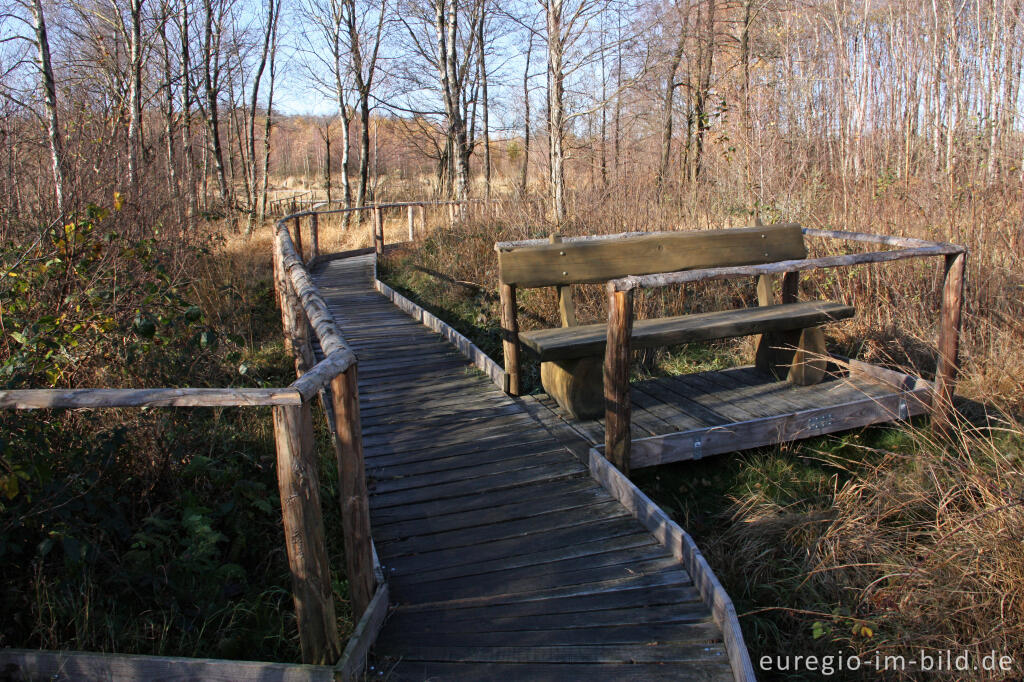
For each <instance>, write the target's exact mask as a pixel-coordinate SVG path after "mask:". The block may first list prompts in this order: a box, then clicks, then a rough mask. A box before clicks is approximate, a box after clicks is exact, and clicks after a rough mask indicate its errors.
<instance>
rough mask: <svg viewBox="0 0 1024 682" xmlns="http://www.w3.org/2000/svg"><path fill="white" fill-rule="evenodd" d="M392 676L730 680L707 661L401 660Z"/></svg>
mask: <svg viewBox="0 0 1024 682" xmlns="http://www.w3.org/2000/svg"><path fill="white" fill-rule="evenodd" d="M388 673H389V675H391V676H392V677H391V678H390V679H396V680H460V682H484V681H486V682H491V681H492V680H502V682H519V681H523V682H640V681H645V682H646V681H650V682H658V681H661V680H671V681H672V682H680V681H684V680H685V681H686V682H722V681H724V680H731V679H732V676H731V674H730V672H729V666H728V664H726V663H724V662H723V663H709V662H707V661H704V662H702V663H701V664H700V666H699V667H694V666H687V667H686V668H685V672H683V671H682V670H680V667H679V666H677V665H672V664H665V663H651V664H636V663H614V664H613V663H605V664H579V663H577V664H575V665H572V666H567V665H564V664H561V663H552V664H544V663H508V664H500V663H488V664H486V665H483V666H481V665H479V664H476V663H438V662H434V661H409V660H402V661H401V662H400V663H398V664H397V665H396V666H394V667H393V668H389V669H388Z"/></svg>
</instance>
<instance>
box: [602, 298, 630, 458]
mask: <svg viewBox="0 0 1024 682" xmlns="http://www.w3.org/2000/svg"><path fill="white" fill-rule="evenodd" d="M632 331H633V290H632V289H630V290H629V291H616V290H615V286H614V284H612V283H609V284H608V340H607V345H606V347H605V354H604V423H605V433H604V455H605V457H607V458H608V460H609V461H610V462H611V463H612V464H614V465H615V466H616V467H618V469H619V471H621V472H622V473H623V474H626V475H628V474H629V453H630V446H631V445H632V442H631V436H630V417H631V413H632V404H631V403H630V397H629V337H630V334H631V333H632Z"/></svg>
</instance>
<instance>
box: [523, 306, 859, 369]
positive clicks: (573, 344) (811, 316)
mask: <svg viewBox="0 0 1024 682" xmlns="http://www.w3.org/2000/svg"><path fill="white" fill-rule="evenodd" d="M853 315H854V309H853V308H852V307H850V306H848V305H843V304H842V303H833V302H830V301H806V302H801V303H783V304H778V305H769V306H757V307H751V308H739V309H737V310H722V311H717V312H711V313H696V314H693V315H679V316H676V317H662V318H658V319H652V320H636V321H635V322H634V323H633V333H632V335H631V336H630V340H629V341H630V346H631V347H633V348H645V347H658V346H672V345H676V344H681V343H692V342H696V341H712V340H715V339H726V338H730V337H734V336H747V335H750V334H763V333H768V332H782V331H789V330H794V329H806V328H809V327H816V326H818V325H821V324H825V323H827V322H834V321H836V320H844V319H847V318H850V317H853ZM606 339H607V325H606V324H603V323H599V324H586V325H581V326H577V327H562V328H560V329H537V330H534V331H529V332H520V333H519V340H520V341H521V342H522V344H523V346H524V347H526V348H528V349H530V350H531V351H533V352H534V353H535V354H536V355H537V356H539V358H540V360H541V361H544V362H547V361H550V360H568V359H572V358H583V357H593V356H600V355H603V354H604V347H605V342H606Z"/></svg>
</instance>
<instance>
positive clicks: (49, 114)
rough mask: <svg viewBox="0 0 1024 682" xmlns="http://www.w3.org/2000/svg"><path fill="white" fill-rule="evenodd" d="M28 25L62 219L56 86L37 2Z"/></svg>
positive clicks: (61, 160) (61, 146)
mask: <svg viewBox="0 0 1024 682" xmlns="http://www.w3.org/2000/svg"><path fill="white" fill-rule="evenodd" d="M31 8H32V22H33V27H34V29H35V34H36V40H35V42H36V49H37V51H38V53H39V78H40V80H41V81H42V86H43V105H44V106H45V108H46V132H47V139H48V142H49V145H50V162H51V164H52V166H53V195H54V198H55V199H56V201H57V212H58V213H59V214H60V215H61V216H63V215H64V212H65V209H66V207H67V206H66V200H67V198H66V197H65V195H64V181H65V178H66V177H67V172H66V166H65V161H64V141H63V138H61V134H60V121H59V120H58V118H57V86H56V83H55V81H54V79H53V67H52V66H51V65H50V42H49V39H48V38H47V33H46V18H45V17H44V16H43V5H42V2H41V0H32V5H31Z"/></svg>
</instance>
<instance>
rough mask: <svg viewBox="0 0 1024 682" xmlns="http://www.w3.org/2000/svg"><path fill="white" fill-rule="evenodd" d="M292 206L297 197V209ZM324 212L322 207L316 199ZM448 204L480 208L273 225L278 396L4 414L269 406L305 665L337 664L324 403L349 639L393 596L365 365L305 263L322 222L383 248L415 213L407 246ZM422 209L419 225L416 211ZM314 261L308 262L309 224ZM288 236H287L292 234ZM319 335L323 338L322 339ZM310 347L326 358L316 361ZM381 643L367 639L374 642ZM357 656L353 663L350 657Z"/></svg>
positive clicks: (97, 395) (80, 392)
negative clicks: (282, 378)
mask: <svg viewBox="0 0 1024 682" xmlns="http://www.w3.org/2000/svg"><path fill="white" fill-rule="evenodd" d="M292 199H294V197H289V199H288V200H292ZM320 203H321V205H322V204H323V202H320ZM433 206H448V207H449V215H448V218H449V220H450V221H452V222H454V221H456V220H457V219H459V217H460V216H463V215H465V213H466V212H467V211H470V210H477V209H478V207H480V206H484V204H481V203H480V202H473V201H450V202H440V201H422V202H403V203H395V204H383V205H369V206H362V207H355V208H341V209H331V208H330V207H329V206H328V207H327V208H326V209H323V210H315V209H316V205H315V204H314V210H309V211H303V212H299V213H294V214H292V215H288V216H285V217H284V218H281V219H280V220H278V221H277V223H276V224H275V233H274V248H273V265H274V290H275V293H276V296H277V300H278V303H279V305H280V309H281V322H282V327H283V329H284V335H285V345H286V347H287V348H288V350H289V351H290V352H291V353H292V355H293V356H294V359H295V368H296V374H297V379H296V380H295V381H294V382H292V383H291V385H289V386H287V387H282V388H151V389H96V388H83V389H67V390H65V389H27V390H11V391H0V409H77V408H90V409H101V408H118V407H122V408H123V407H271V408H272V411H273V422H274V441H275V446H276V450H277V477H278V488H279V492H280V498H281V513H282V521H283V526H284V535H285V544H286V550H287V556H288V564H289V568H290V571H291V574H292V592H293V598H294V604H295V614H296V621H297V623H298V629H299V640H300V646H301V649H302V659H303V661H304V662H306V663H315V664H327V665H334V663H335V662H337V661H338V659H339V656H341V651H342V647H341V641H340V637H339V633H338V627H337V619H336V617H335V610H334V598H333V594H332V590H331V582H330V566H329V564H328V559H327V544H326V536H325V531H324V523H323V514H322V509H321V502H320V474H319V467H318V465H317V462H318V458H317V457H316V453H315V443H314V438H313V415H312V402H313V401H314V399H316V398H318V397H319V399H320V402H321V404H322V405H323V408H324V414H325V416H326V419H327V422H328V425H329V427H330V430H331V432H332V435H333V441H334V449H335V456H336V458H337V464H338V477H339V481H338V490H339V497H340V500H341V512H342V514H341V517H342V524H343V534H344V544H345V561H346V567H345V568H346V575H347V577H348V581H349V591H350V598H351V602H352V609H353V615H354V617H355V619H356V620H357V621H359V625H358V627H357V632H356V635H355V636H354V638H353V639H356V638H359V637H360V636H362V635H363V634H365V631H366V630H367V629H372V628H374V627H376V628H377V629H379V627H380V624H381V623H382V621H383V616H384V614H385V612H386V609H387V600H388V592H387V585H386V582H385V580H384V575H383V572H382V571H381V569H380V566H379V563H378V562H377V559H376V553H375V551H374V547H373V541H372V538H371V535H370V517H369V502H368V497H367V489H366V475H365V467H364V462H363V451H362V432H361V428H360V417H359V392H358V361H357V358H356V356H355V354H354V353H353V351H352V349H351V348H349V346H348V344H347V343H346V342H345V340H344V337H343V336H342V334H341V332H340V331H339V330H338V328H337V326H336V324H335V321H334V318H333V316H332V315H331V312H330V310H329V308H328V306H327V302H326V301H325V300H324V298H323V297H322V296H321V294H320V292H319V291H318V289H317V287H316V285H315V284H314V282H313V280H312V278H311V276H310V274H309V271H308V269H307V265H308V264H310V263H313V262H315V261H316V260H317V259H318V258H320V248H319V217H320V216H321V215H325V214H333V213H345V212H356V211H370V212H371V213H372V215H373V220H372V221H371V229H372V237H373V242H374V244H375V245H376V248H377V252H378V253H383V249H384V233H383V225H384V213H385V211H393V210H404V211H405V212H406V213H407V216H408V217H407V221H408V228H409V238H410V240H412V239H414V238H415V236H416V232H417V224H418V226H419V231H420V232H422V231H424V230H425V227H426V209H427V208H429V207H433ZM417 212H418V218H419V219H418V220H416V217H417V216H416V215H415V214H416V213H417ZM304 220H305V221H306V222H307V224H308V226H307V232H308V237H309V239H308V241H309V257H308V259H307V258H305V257H304V248H303V240H302V227H303V221H304ZM289 228H291V229H289ZM314 335H315V336H314ZM314 339H315V341H316V342H317V343H318V344H319V347H320V349H321V351H322V353H323V359H322V360H321V361H319V362H316V360H315V355H314ZM373 636H374V635H373V634H371V635H370V636H369V637H368V638H364V639H365V640H372V638H373ZM354 644H355V645H356V646H355V649H356V651H355V655H353V656H349V653H350V651H348V650H347V651H346V656H345V657H344V658H343V660H342V662H341V663H339V666H341V667H340V668H339V670H338V673H339V674H340V675H341V676H342V677H343V678H345V679H350V678H355V677H358V675H359V674H361V666H362V658H361V656H360V654H365V648H366V646H367V644H366V641H361V642H358V643H356V642H350V644H349V649H350V650H351V649H353V645H354ZM349 659H351V660H349Z"/></svg>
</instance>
